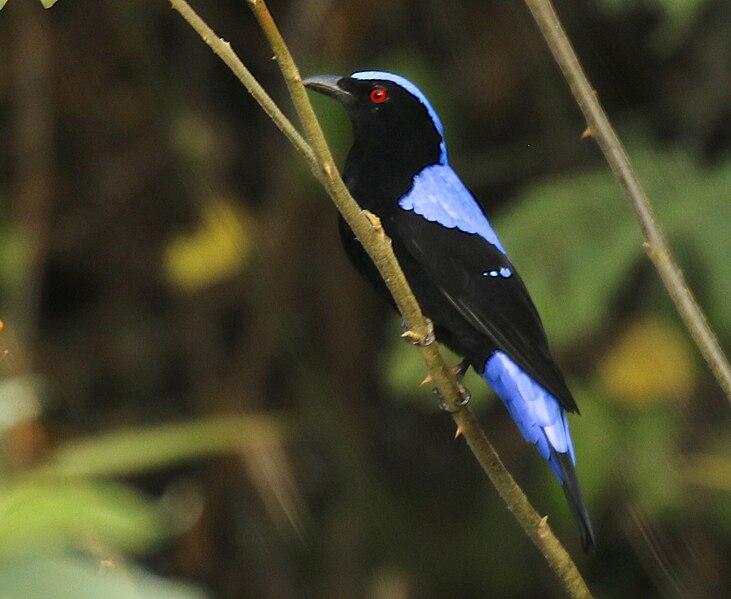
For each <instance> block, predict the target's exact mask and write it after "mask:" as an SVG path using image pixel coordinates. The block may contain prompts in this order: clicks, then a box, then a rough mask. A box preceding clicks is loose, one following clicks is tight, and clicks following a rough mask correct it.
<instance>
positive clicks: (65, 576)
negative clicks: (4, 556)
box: [0, 555, 207, 599]
mask: <svg viewBox="0 0 731 599" xmlns="http://www.w3.org/2000/svg"><path fill="white" fill-rule="evenodd" d="M143 597H144V599H205V597H207V595H206V594H205V593H204V592H203V591H201V590H199V589H196V588H194V587H192V586H190V585H183V584H179V583H173V582H169V581H166V580H164V579H162V578H159V577H157V576H153V575H151V574H149V573H148V572H145V571H144V570H142V569H140V568H138V567H136V566H134V565H131V564H126V563H125V564H122V565H121V566H119V567H115V566H114V565H113V566H112V567H111V568H109V567H104V566H100V563H99V562H97V561H95V560H92V559H90V558H85V557H80V556H73V555H55V556H54V555H40V556H38V555H36V556H28V557H26V558H23V559H14V560H5V561H0V599H101V598H103V599H142V598H143Z"/></svg>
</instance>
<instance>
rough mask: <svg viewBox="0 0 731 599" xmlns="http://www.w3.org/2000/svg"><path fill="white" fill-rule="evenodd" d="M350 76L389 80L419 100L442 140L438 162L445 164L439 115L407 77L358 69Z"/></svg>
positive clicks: (444, 143) (445, 158) (445, 156)
mask: <svg viewBox="0 0 731 599" xmlns="http://www.w3.org/2000/svg"><path fill="white" fill-rule="evenodd" d="M351 77H352V78H353V79H361V80H364V81H370V80H381V81H391V82H392V83H395V84H396V85H398V86H399V87H402V88H403V89H405V90H406V91H407V92H408V93H410V94H411V95H412V96H414V97H415V98H416V99H417V100H419V102H421V103H422V104H423V105H424V108H426V111H427V112H428V113H429V117H430V118H431V120H432V122H433V123H434V128H435V129H436V130H437V133H439V137H441V138H442V141H441V142H440V143H439V149H440V155H439V163H440V164H447V144H446V142H445V141H444V128H443V127H442V121H441V120H440V118H439V115H438V114H437V113H436V111H435V110H434V108H433V107H432V105H431V104H430V103H429V100H427V99H426V96H425V95H424V94H423V92H422V91H421V90H420V89H419V88H418V87H416V86H415V85H414V84H413V83H411V81H409V80H408V79H405V78H404V77H401V76H400V75H396V74H395V73H389V72H388V71H358V72H357V73H353V74H352V75H351Z"/></svg>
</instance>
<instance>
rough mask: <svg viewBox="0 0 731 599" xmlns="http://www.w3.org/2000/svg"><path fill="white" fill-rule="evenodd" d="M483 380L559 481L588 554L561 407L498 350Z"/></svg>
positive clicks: (586, 526)
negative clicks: (490, 387)
mask: <svg viewBox="0 0 731 599" xmlns="http://www.w3.org/2000/svg"><path fill="white" fill-rule="evenodd" d="M483 377H484V378H485V380H487V382H488V383H490V386H492V388H493V389H494V390H495V392H496V393H497V394H498V396H499V397H500V399H501V400H502V401H503V403H504V404H505V406H506V407H507V408H508V412H510V415H511V416H512V418H513V420H514V421H515V423H516V424H517V425H518V428H519V429H520V432H521V433H522V434H523V437H525V439H526V440H527V441H528V442H529V443H532V444H533V445H535V446H536V448H537V449H538V451H539V452H540V454H541V455H542V456H543V457H544V458H545V459H546V461H548V463H549V464H550V466H551V469H552V470H553V473H554V474H555V475H556V478H558V480H559V481H561V485H562V486H563V490H564V494H565V495H566V499H567V500H568V503H569V507H570V508H571V513H572V515H573V517H574V520H575V521H576V524H577V526H578V528H579V531H580V533H581V544H582V546H583V548H584V550H585V551H588V550H589V549H591V548H592V547H593V546H594V533H593V531H592V529H591V522H590V520H589V515H588V513H587V511H586V507H585V506H584V500H583V498H582V496H581V489H580V488H579V483H578V481H577V479H576V471H575V469H574V464H575V462H576V457H575V454H574V445H573V442H572V441H571V433H570V432H569V424H568V420H567V418H566V413H565V412H564V410H563V408H562V407H561V404H560V403H559V402H558V400H557V399H556V398H555V397H554V396H553V395H551V394H550V393H549V392H548V391H546V390H545V389H544V388H543V387H542V386H541V385H539V384H538V383H536V382H535V381H534V380H533V379H532V378H531V377H530V376H529V375H528V374H527V373H526V372H525V371H524V370H523V369H522V368H520V367H519V366H518V365H517V364H516V363H515V362H513V360H511V359H510V358H509V357H508V356H507V354H505V353H503V352H501V351H496V352H495V353H494V354H493V355H492V356H491V357H490V358H489V359H488V360H487V363H486V364H485V370H484V372H483Z"/></svg>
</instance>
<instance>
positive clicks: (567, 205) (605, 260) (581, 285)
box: [494, 145, 731, 345]
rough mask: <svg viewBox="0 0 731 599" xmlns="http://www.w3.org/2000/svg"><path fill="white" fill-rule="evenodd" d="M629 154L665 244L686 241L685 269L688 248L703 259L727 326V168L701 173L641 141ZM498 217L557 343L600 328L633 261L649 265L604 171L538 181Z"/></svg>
mask: <svg viewBox="0 0 731 599" xmlns="http://www.w3.org/2000/svg"><path fill="white" fill-rule="evenodd" d="M629 154H630V156H631V157H632V159H633V163H634V165H635V168H636V170H637V172H638V174H639V176H640V179H641V180H642V181H643V183H644V185H645V189H646V191H647V194H648V196H649V198H650V200H651V201H652V202H653V205H654V208H655V212H656V215H657V217H658V221H659V222H660V224H661V225H662V226H663V227H664V228H665V230H666V232H667V233H668V238H669V240H670V242H671V244H672V242H673V241H677V240H681V241H683V244H678V247H674V248H673V249H674V250H675V253H676V257H677V258H678V259H679V260H680V262H681V264H682V263H683V258H687V250H688V248H693V252H694V253H696V254H697V257H698V258H700V260H702V261H704V262H701V263H700V264H699V266H698V270H699V271H700V273H702V274H704V275H706V277H707V278H706V279H702V280H703V282H704V283H706V282H707V283H708V285H709V289H710V291H709V296H710V297H711V298H712V303H711V304H710V305H709V307H710V308H711V312H712V315H713V317H714V318H713V320H714V322H717V323H718V322H720V323H722V324H723V325H724V326H728V327H731V314H730V313H729V311H728V309H727V302H725V301H724V299H723V298H724V297H726V298H727V297H728V295H724V293H727V291H728V289H729V285H731V282H729V281H730V280H731V262H729V261H728V256H729V255H730V254H731V236H729V235H728V234H727V232H726V228H727V225H725V223H728V222H731V221H729V219H730V218H731V206H730V205H729V202H728V197H727V193H728V192H727V190H728V189H729V187H728V185H729V183H730V182H731V162H726V163H724V164H721V165H719V167H718V168H716V169H714V170H712V171H708V172H707V171H701V170H700V169H698V168H697V167H696V166H695V165H694V163H693V161H692V160H691V159H690V157H688V156H687V155H685V154H683V153H680V152H668V151H663V150H661V149H658V148H654V147H652V146H649V145H638V146H634V147H631V148H630V151H629ZM494 220H495V225H496V227H495V228H496V229H497V230H498V232H499V235H500V236H501V237H502V239H503V242H504V244H505V247H506V248H508V253H509V254H510V256H511V258H512V260H513V262H514V263H515V264H516V266H517V268H518V270H519V271H520V273H521V276H522V277H523V279H524V280H525V282H526V285H527V287H528V289H529V290H530V293H531V296H532V297H533V299H534V301H535V303H536V305H537V306H538V311H539V312H540V313H541V316H542V317H543V321H544V324H545V325H546V329H547V331H548V336H549V339H550V340H551V342H552V344H555V345H567V344H569V343H571V342H572V341H574V340H575V339H577V338H578V337H579V336H581V335H586V334H587V333H589V332H591V331H596V330H598V329H599V328H600V327H601V326H602V324H603V323H604V322H606V319H607V316H608V313H609V310H610V304H611V300H612V299H613V297H615V294H617V293H618V292H619V291H620V290H622V289H623V285H624V284H625V281H626V280H627V278H628V276H629V275H630V274H631V272H632V269H633V267H634V265H635V264H636V263H637V262H638V261H639V260H645V259H646V258H645V255H644V250H643V248H642V237H641V235H640V230H639V225H638V224H637V223H636V221H635V220H634V218H633V216H632V213H631V210H630V207H629V206H628V205H627V202H626V201H625V200H624V198H623V197H622V194H621V192H620V189H619V185H618V183H617V182H616V180H615V179H614V177H613V176H612V174H611V173H610V172H609V170H608V169H607V168H605V167H602V168H600V169H598V170H595V171H590V172H586V173H584V174H579V175H572V176H570V177H559V178H554V179H551V180H549V181H546V182H544V183H539V184H537V185H535V186H533V187H531V188H529V189H528V190H526V192H525V193H524V194H523V195H522V196H521V197H519V198H518V199H517V201H516V202H515V204H514V205H513V206H512V207H511V209H510V210H509V211H508V212H506V213H505V214H503V215H500V216H499V217H498V218H496V219H494ZM681 250H685V251H686V255H682V254H681ZM700 273H695V274H700ZM690 274H694V273H690ZM727 330H728V329H727Z"/></svg>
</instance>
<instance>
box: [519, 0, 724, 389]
mask: <svg viewBox="0 0 731 599" xmlns="http://www.w3.org/2000/svg"><path fill="white" fill-rule="evenodd" d="M525 3H526V4H527V6H528V8H529V9H530V11H531V13H532V14H533V18H534V19H535V21H536V23H537V24H538V27H539V28H540V30H541V33H542V34H543V37H544V38H545V40H546V42H547V44H548V47H549V48H550V50H551V53H552V54H553V57H554V59H555V60H556V62H557V63H558V65H559V67H560V68H561V71H562V72H563V75H564V77H565V79H566V81H567V82H568V84H569V87H570V88H571V92H572V93H573V95H574V98H575V99H576V103H577V104H578V105H579V108H580V109H581V111H582V112H583V113H584V117H585V118H586V123H587V125H588V128H589V133H590V134H591V136H592V137H593V138H594V139H596V141H597V144H599V147H600V148H601V151H602V152H603V153H604V156H605V158H606V159H607V162H608V163H609V166H610V168H611V169H612V171H613V172H614V175H615V176H616V177H617V179H618V181H619V184H620V185H621V186H622V190H623V191H624V195H625V199H626V200H627V201H628V202H629V204H630V206H631V207H632V210H633V211H634V213H635V218H636V219H637V222H638V223H639V224H640V229H641V230H642V235H643V236H644V238H645V243H644V247H645V250H646V251H647V254H648V256H649V257H650V260H651V261H652V263H653V264H654V265H655V268H656V269H657V271H658V273H659V274H660V278H661V279H662V281H663V283H664V285H665V288H666V289H667V291H668V293H669V294H670V297H671V298H672V300H673V302H674V303H675V306H676V308H677V310H678V312H679V313H680V316H681V318H682V319H683V322H684V323H685V326H686V327H687V329H688V330H689V331H690V334H691V335H692V337H693V339H694V341H695V343H696V345H697V346H698V349H699V350H700V352H701V354H702V355H703V357H704V358H705V360H706V362H708V365H709V366H710V367H711V370H712V371H713V374H714V375H715V377H716V379H717V380H718V383H719V384H720V386H721V388H722V389H723V391H724V392H725V394H726V397H727V398H728V399H729V401H731V366H729V362H728V359H727V358H726V356H725V354H724V353H723V350H722V349H721V346H720V344H719V343H718V339H717V338H716V335H715V334H714V332H713V330H712V329H711V327H710V326H709V325H708V321H707V319H706V317H705V315H704V313H703V310H701V308H700V306H699V305H698V303H697V302H696V300H695V298H694V297H693V293H692V292H691V291H690V289H689V288H688V284H687V283H686V281H685V277H684V276H683V271H682V270H681V269H680V267H679V266H678V265H677V263H676V262H675V259H674V258H673V255H672V252H671V251H670V246H669V245H668V243H667V241H666V239H665V235H664V233H663V231H662V228H661V227H660V225H659V224H658V222H657V220H656V219H655V215H654V212H653V209H652V205H651V204H650V200H649V199H648V197H647V195H646V194H645V190H644V188H643V187H642V183H641V182H640V180H639V178H638V177H637V175H636V174H635V172H634V169H633V167H632V164H631V162H630V160H629V157H628V156H627V153H626V152H625V149H624V146H623V145H622V142H621V141H620V139H619V136H618V135H617V133H616V131H615V130H614V128H613V127H612V124H611V123H610V122H609V119H608V118H607V115H606V113H605V112H604V109H603V108H602V105H601V103H600V102H599V99H598V98H597V94H596V92H595V91H594V89H593V88H592V87H591V84H590V83H589V80H588V79H587V77H586V74H585V73H584V70H583V69H582V67H581V64H580V63H579V59H578V58H577V56H576V53H575V52H574V49H573V47H572V46H571V42H570V41H569V39H568V36H567V35H566V32H565V31H564V29H563V27H562V25H561V22H560V21H559V19H558V15H557V14H556V11H555V10H554V8H553V5H552V4H551V0H525Z"/></svg>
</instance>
